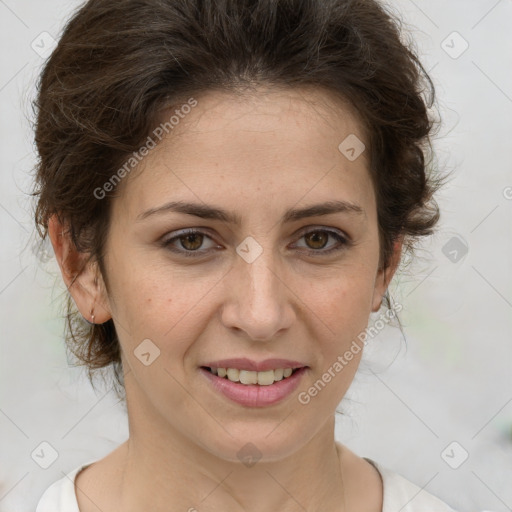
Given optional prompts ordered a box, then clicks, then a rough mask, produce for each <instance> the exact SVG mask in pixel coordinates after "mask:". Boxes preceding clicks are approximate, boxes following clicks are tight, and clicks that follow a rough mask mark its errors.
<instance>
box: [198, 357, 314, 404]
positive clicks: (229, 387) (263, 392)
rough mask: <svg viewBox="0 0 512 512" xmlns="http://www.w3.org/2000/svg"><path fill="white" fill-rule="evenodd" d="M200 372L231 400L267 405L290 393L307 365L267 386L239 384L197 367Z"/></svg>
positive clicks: (295, 387) (294, 388) (297, 383)
mask: <svg viewBox="0 0 512 512" xmlns="http://www.w3.org/2000/svg"><path fill="white" fill-rule="evenodd" d="M199 369H200V370H201V373H202V374H203V375H204V376H205V377H206V378H207V379H208V380H209V382H211V384H212V385H213V387H214V389H216V390H217V391H219V392H220V393H222V394H223V395H224V396H226V397H227V398H229V399H230V400H232V401H233V402H236V403H239V404H241V405H245V406H247V407H267V406H269V405H273V404H276V403H278V402H280V401H281V400H283V399H285V398H286V397H288V396H289V395H291V394H292V393H293V392H294V391H295V390H296V389H297V386H298V385H299V383H300V380H301V378H302V376H303V375H304V373H305V372H306V370H307V367H304V368H300V369H299V370H297V371H296V372H295V373H292V375H290V377H288V378H286V379H282V380H279V381H277V382H274V384H270V385H269V386H260V385H259V384H249V385H247V384H240V383H239V382H231V381H230V380H229V379H227V378H225V377H218V376H217V375H214V374H213V373H212V372H211V371H210V370H205V369H204V368H199Z"/></svg>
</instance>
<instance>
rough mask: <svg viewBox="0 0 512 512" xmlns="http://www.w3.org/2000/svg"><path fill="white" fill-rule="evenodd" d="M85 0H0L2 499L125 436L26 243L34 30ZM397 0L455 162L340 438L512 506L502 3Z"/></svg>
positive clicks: (507, 100) (457, 495)
mask: <svg viewBox="0 0 512 512" xmlns="http://www.w3.org/2000/svg"><path fill="white" fill-rule="evenodd" d="M80 3H81V2H78V1H70V0H45V1H44V2H42V1H36V0H0V42H1V48H0V58H1V66H0V112H1V124H0V169H1V173H0V226H1V232H0V236H1V242H2V250H1V251H0V269H1V270H0V319H1V324H0V325H1V344H2V345H1V351H0V353H1V359H0V365H1V366H0V379H1V387H0V391H1V396H0V512H4V511H12V510H16V511H19V512H24V511H30V510H34V508H35V504H36V502H37V500H38V498H39V497H40V495H41V494H42V492H43V491H44V490H45V489H46V488H47V487H48V486H49V485H50V484H51V483H52V482H53V481H55V480H57V479H58V478H61V477H62V476H63V474H64V473H67V472H69V471H70V470H72V469H74V468H75V467H76V466H78V465H79V464H81V463H84V462H86V461H89V460H91V459H95V458H100V457H102V456H103V455H106V454H107V453H108V452H110V451H111V450H113V449H114V448H115V447H116V446H117V445H118V444H119V443H120V442H122V441H124V440H125V439H126V437H127V435H128V431H127V423H126V417H125V415H124V412H123V409H122V408H121V407H120V405H119V404H118V403H117V399H116V397H115V396H114V394H113V393H112V392H107V389H106V388H101V387H100V388H99V389H98V391H97V393H94V392H93V390H92V388H91V386H90V385H89V383H88V382H87V380H86V379H85V376H84V373H83V371H81V370H78V369H71V368H69V367H68V361H67V357H66V352H65V348H64V342H63V326H64V323H63V320H62V314H63V308H62V304H63V300H64V296H65V288H64V287H63V285H62V283H61V280H60V275H59V274H58V273H57V272H58V267H57V265H56V263H55V261H54V260H50V261H49V262H48V263H47V264H46V265H45V266H41V265H39V264H38V263H37V261H36V259H35V256H34V251H33V244H34V241H35V237H34V227H33V224H32V206H31V204H32V203H31V200H30V197H29V196H28V195H27V192H28V191H30V188H31V170H32V168H33V165H34V162H35V155H34V151H33V146H32V133H31V129H30V123H29V119H30V99H31V98H32V95H33V91H34V82H35V79H36V77H37V75H38V72H39V70H40V67H41V64H42V62H43V59H42V58H41V56H40V55H39V54H38V53H36V51H35V50H34V49H32V47H31V44H32V42H33V41H34V40H35V41H36V43H37V41H40V40H41V37H40V34H41V33H42V32H48V33H49V34H51V35H52V36H53V37H54V38H56V39H57V38H58V36H59V34H60V30H61V28H62V26H63V23H64V21H65V19H67V17H68V15H69V14H70V13H71V11H72V10H74V9H75V8H76V7H77V6H78V5H80ZM392 5H393V8H394V9H396V10H397V11H398V12H400V13H401V15H402V16H403V18H404V20H405V21H406V22H407V26H408V27H409V30H410V31H412V33H413V35H414V39H415V40H416V41H417V44H418V45H419V47H420V49H421V54H422V58H423V62H424V63H425V67H426V68H427V70H431V75H432V77H433V79H434V81H435V84H436V86H437V91H438V95H439V100H440V106H441V113H442V116H443V120H444V127H443V129H442V131H441V133H440V134H439V136H438V137H437V140H436V149H437V155H438V156H437V158H438V164H439V165H440V166H441V167H445V168H447V169H453V168H455V175H454V179H453V181H452V182H451V183H450V185H449V186H447V187H446V188H445V190H444V191H443V193H442V194H441V196H440V198H439V201H440V204H441V207H442V211H443V219H442V224H441V226H440V230H439V231H438V233H437V235H436V236H435V237H433V238H432V239H431V240H430V241H429V243H427V244H425V246H424V249H425V250H424V251H423V252H421V253H420V255H419V256H420V258H419V259H418V260H417V261H416V263H415V265H414V266H413V267H411V268H409V270H408V271H407V272H406V273H403V274H402V275H401V276H399V277H398V278H397V279H396V281H395V285H394V287H393V293H394V296H395V300H397V301H399V302H400V303H401V304H403V306H404V311H403V312H402V315H401V317H402V321H403V323H404V324H405V332H406V336H407V344H406V345H407V350H405V349H404V348H405V343H404V341H403V339H402V337H401V335H400V333H399V331H398V330H397V329H396V328H392V327H390V328H386V329H385V330H384V331H383V332H382V333H381V334H380V335H379V336H378V337H377V338H374V339H372V340H371V341H370V343H369V345H368V347H367V352H366V354H365V357H364V359H363V363H362V365H361V368H360V371H359V373H358V374H357V376H356V379H355V381H354V383H353V385H352V387H351V389H350V390H349V393H348V395H347V397H346V399H345V400H344V401H343V402H342V404H341V408H343V409H344V411H345V413H346V416H344V417H339V418H338V424H337V438H338V439H339V440H340V441H341V442H343V443H345V444H347V445H348V446H349V447H350V448H351V449H352V450H354V451H356V452H357V453H358V454H359V455H360V456H366V457H370V458H373V459H374V460H376V461H378V462H379V463H381V464H382V465H384V466H387V467H388V468H390V469H393V470H395V471H397V472H399V473H401V474H402V475H404V476H405V477H406V478H408V479H410V480H412V481H413V482H415V483H416V484H418V485H419V486H420V487H425V489H426V490H427V491H428V492H431V493H433V494H437V495H438V496H439V497H441V498H442V499H443V500H445V501H447V502H448V503H449V504H451V505H452V506H453V507H454V508H456V509H458V510H460V511H474V510H476V511H483V510H492V511H496V512H505V511H507V510H512V378H511V373H512V372H511V370H512V368H511V366H512V357H511V356H512V346H511V343H512V336H511V335H512V271H511V267H512V236H511V235H512V229H511V228H512V226H511V218H512V200H511V199H512V166H511V155H512V153H511V146H512V142H511V138H512V137H511V136H512V73H511V71H510V70H511V64H512V37H511V36H510V30H511V26H512V25H511V22H512V1H511V0H500V1H496V0H478V1H477V0H472V1H467V0H450V1H449V2H447V1H442V0H429V1H426V0H416V1H411V0H400V1H396V2H392ZM404 28H405V27H404ZM454 31H456V32H458V33H459V34H460V35H461V37H462V38H464V40H465V41H467V42H468V43H469V48H468V49H467V50H466V51H465V52H464V53H463V54H462V55H460V56H459V57H458V58H453V57H454V56H455V55H456V54H458V53H459V52H460V50H461V49H463V46H462V45H463V44H464V40H463V39H461V38H460V37H459V36H457V35H453V34H452V33H453V32H454ZM443 41H445V43H444V44H443ZM39 44H40V45H41V43H39ZM443 47H444V49H443ZM445 50H446V51H445ZM447 52H449V53H451V54H452V56H450V55H449V54H448V53H447ZM454 237H457V238H458V239H460V240H463V241H464V243H465V244H466V245H467V247H468V253H467V255H466V256H465V257H464V258H462V259H461V260H459V261H458V262H456V263H454V262H452V261H450V259H448V258H447V257H446V256H445V255H444V254H443V247H445V246H446V244H447V243H448V242H449V241H450V240H452V238H454ZM452 243H453V242H452ZM51 254H52V253H51ZM55 276H57V279H56V277H55ZM454 441H455V442H457V443H458V444H457V445H455V448H454V449H453V450H451V449H448V451H447V452H445V451H444V450H445V448H446V447H448V446H449V445H450V444H451V443H452V442H454ZM42 442H48V443H50V444H51V445H52V446H53V447H54V448H55V450H56V451H57V452H58V458H57V460H56V461H55V462H54V463H53V464H52V465H51V466H50V467H49V468H48V469H42V468H41V467H40V466H39V465H38V464H36V462H35V461H34V460H33V459H32V457H31V454H32V453H33V452H34V450H36V448H38V447H39V445H40V443H42ZM452 447H453V445H452ZM39 450H40V448H39ZM466 452H467V453H468V454H469V458H468V459H467V460H466V461H465V462H464V463H463V464H462V465H460V467H458V469H453V468H452V467H450V466H449V465H448V463H447V462H446V460H447V461H449V462H450V463H451V464H452V465H456V463H457V462H458V461H460V460H461V457H463V456H464V455H465V453H466ZM46 453H48V450H46ZM443 453H444V458H443V455H442V454H443Z"/></svg>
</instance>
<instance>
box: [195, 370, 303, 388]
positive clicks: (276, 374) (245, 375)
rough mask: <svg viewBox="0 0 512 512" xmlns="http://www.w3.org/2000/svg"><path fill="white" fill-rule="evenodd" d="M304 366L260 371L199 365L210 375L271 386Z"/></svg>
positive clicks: (241, 382) (237, 381) (236, 381)
mask: <svg viewBox="0 0 512 512" xmlns="http://www.w3.org/2000/svg"><path fill="white" fill-rule="evenodd" d="M303 368H307V367H306V366H301V367H296V368H276V369H275V370H266V371H262V372H257V371H252V370H241V369H238V368H215V367H212V366H201V369H203V370H206V371H209V372H210V373H211V374H212V375H215V376H216V377H219V378H221V379H224V380H229V381H231V382H235V383H239V384H244V385H246V386H271V385H272V384H274V383H276V382H279V381H282V380H287V379H289V378H290V377H291V376H292V375H294V374H295V373H296V372H298V371H299V370H302V369H303Z"/></svg>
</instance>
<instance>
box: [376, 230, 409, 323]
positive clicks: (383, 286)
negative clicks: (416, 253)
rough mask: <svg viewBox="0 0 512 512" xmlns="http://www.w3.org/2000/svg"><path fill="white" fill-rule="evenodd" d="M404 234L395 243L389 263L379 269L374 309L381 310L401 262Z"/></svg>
mask: <svg viewBox="0 0 512 512" xmlns="http://www.w3.org/2000/svg"><path fill="white" fill-rule="evenodd" d="M402 246H403V236H402V237H400V238H398V239H397V240H396V241H395V243H394V244H393V253H392V255H391V258H390V261H389V265H388V266H387V267H386V268H381V269H379V271H378V273H377V277H376V279H375V288H374V292H373V301H372V311H373V312H374V313H375V312H377V311H379V309H380V307H381V305H382V300H383V297H384V295H385V293H386V290H387V289H388V286H389V283H390V282H391V279H393V276H394V275H395V272H396V269H397V268H398V265H399V264H400V259H401V256H402Z"/></svg>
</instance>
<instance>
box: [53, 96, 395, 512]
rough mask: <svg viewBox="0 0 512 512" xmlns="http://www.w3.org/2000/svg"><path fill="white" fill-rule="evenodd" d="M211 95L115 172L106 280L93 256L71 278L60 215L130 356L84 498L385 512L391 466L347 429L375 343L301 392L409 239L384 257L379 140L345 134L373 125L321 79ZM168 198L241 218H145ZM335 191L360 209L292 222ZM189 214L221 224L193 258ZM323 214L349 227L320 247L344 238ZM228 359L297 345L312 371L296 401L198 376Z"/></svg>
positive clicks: (82, 279)
mask: <svg viewBox="0 0 512 512" xmlns="http://www.w3.org/2000/svg"><path fill="white" fill-rule="evenodd" d="M197 100H198V105H197V106H196V107H195V108H194V109H193V110H192V112H191V113H190V114H188V115H187V116H186V117H185V118H184V119H183V120H181V121H180V124H179V125H178V126H176V127H175V128H174V130H173V131H172V132H171V134H170V136H168V137H167V138H166V139H164V140H163V141H162V142H161V143H160V144H159V145H158V147H157V148H156V149H154V150H152V151H151V152H150V154H149V155H148V156H147V157H146V158H145V159H144V160H143V161H142V162H141V164H139V166H138V167H137V169H136V170H134V171H132V173H131V174H130V175H129V176H128V177H126V178H124V181H123V182H122V183H121V184H120V185H119V186H118V187H119V189H118V192H119V195H118V197H117V198H116V199H115V200H114V203H113V210H112V215H113V217H112V224H111V230H110V233H109V238H108V241H107V247H106V260H105V264H106V274H107V276H108V285H109V286H108V292H107V286H106V284H105V281H104V279H103V278H102V276H101V274H100V273H99V271H98V268H97V266H96V265H94V264H90V265H87V266H86V268H85V269H84V270H83V271H82V272H81V273H80V274H79V276H78V277H77V278H76V280H74V281H73V280H72V277H73V275H74V273H76V269H77V268H80V262H81V261H83V260H82V258H83V255H80V254H78V253H76V251H75V250H74V248H73V246H72V244H71V243H70V241H69V239H68V237H67V236H65V235H64V236H62V234H63V233H62V231H63V227H62V226H61V225H60V224H59V223H58V221H57V220H56V218H53V219H52V221H51V223H50V237H51V240H52V243H53V246H54V249H55V253H56V256H57V259H58V261H59V265H60V268H61V271H62V274H63V277H64V280H65V282H66V284H67V285H68V287H69V291H70V293H71V294H72V296H73V299H74V301H75V302H76V304H77V306H78V308H79V310H80V312H81V313H82V315H83V316H84V317H86V318H88V319H90V311H91V308H94V315H95V322H96V323H103V322H106V321H107V320H108V319H110V318H113V319H114V324H115V326H116V330H117V332H118V335H119V338H120V343H121V347H122V355H123V367H124V371H125V386H126V395H127V408H128V419H129V428H130V437H129V439H128V440H127V441H126V442H125V443H123V444H122V445H120V446H119V448H117V449H116V450H115V451H114V452H112V453H111V454H109V455H108V456H107V457H105V458H104V459H102V460H100V461H98V462H96V463H95V464H93V465H91V466H89V467H88V468H87V469H85V470H84V471H82V472H81V473H80V474H79V475H78V477H77V479H76V485H77V488H78V489H77V497H78V502H79V506H80V510H81V511H88V510H94V511H97V510H98V507H99V508H100V509H101V510H103V511H105V512H106V511H114V510H123V511H124V512H129V511H132V510H133V511H135V510H137V511H139V510H143V509H145V510H153V511H160V510H161V511H164V510H166V511H168V510H182V511H190V512H192V510H194V509H195V510H198V511H201V512H213V511H219V510H223V511H226V512H240V511H247V512H249V511H251V512H252V511H260V510H280V511H284V512H292V511H293V512H295V511H303V510H308V511H323V512H326V511H337V512H339V511H344V510H348V509H351V510H359V511H363V512H364V511H367V512H370V511H371V512H379V511H381V510H382V492H383V490H382V482H381V479H380V476H379V474H378V472H377V471H376V470H375V469H374V468H373V466H371V465H370V464H369V463H368V462H367V461H365V460H364V459H362V458H360V457H358V456H357V455H356V454H354V453H353V452H351V451H350V450H348V448H346V447H344V446H343V445H341V444H340V443H336V442H335V440H334V425H335V422H334V418H335V409H336V407H337V406H338V405H339V403H340V401H341V400H342V399H343V397H344V395H345V393H346V392H347V390H348V388H349V386H350V384H351V383H352V380H353V378H354V375H355V373H356V370H357V367H358V365H359V362H360V359H361V356H362V350H361V351H360V352H359V353H358V354H356V355H354V357H353V359H352V360H351V361H350V362H349V363H348V364H347V365H346V366H344V367H343V370H342V371H340V372H339V373H337V374H336V377H335V378H333V379H332V380H331V382H330V383H328V384H327V386H326V387H325V389H323V390H322V391H321V392H320V393H318V395H317V396H315V397H314V398H312V399H311V401H310V402H309V403H308V404H307V405H303V404H301V403H300V402H299V401H298V399H297V398H298V397H297V395H298V393H299V392H301V391H305V390H307V389H308V388H309V387H311V386H312V385H313V383H314V382H315V381H317V380H318V379H320V378H321V376H322V374H323V373H324V372H326V371H327V370H328V368H329V367H332V365H333V363H334V362H335V361H336V359H337V357H338V356H339V355H343V354H344V353H345V351H346V350H348V349H349V347H350V345H351V343H352V342H353V341H354V340H356V339H357V336H358V334H360V333H361V332H362V331H364V329H365V328H366V327H367V324H368V318H369V315H370V312H371V311H378V309H379V307H380V305H381V301H382V296H383V295H384V293H385V291H386V289H387V287H388V284H389V282H390V280H391V278H392V276H393V273H394V272H395V269H396V266H397V264H398V263H399V259H400V251H401V244H400V243H397V244H396V245H395V253H394V255H393V259H392V261H391V263H390V265H389V266H388V267H387V268H385V269H383V268H380V265H379V238H378V225H377V206H376V199H375V193H374V189H373V186H372V182H371V180H370V175H369V172H368V165H369V163H368V160H367V158H366V152H365V153H363V154H362V156H360V157H359V158H358V159H356V160H355V161H353V162H351V161H349V160H348V159H347V158H345V156H344V155H343V154H342V153H341V152H340V151H339V150H338V145H339V144H340V143H341V142H342V141H343V140H344V139H345V138H346V137H347V136H348V135H350V134H356V135H357V136H358V137H359V138H360V139H361V140H364V131H363V130H362V127H361V126H360V123H359V122H358V119H357V117H355V115H354V114H353V112H352V111H351V110H350V109H349V108H348V107H347V105H345V104H344V103H342V102H341V101H340V100H339V99H336V98H334V97H332V96H331V95H330V94H329V93H327V92H326V91H322V90H316V89H307V88H302V89H295V90H293V91H291V90H286V91H283V90H273V89H270V90H260V91H258V93H257V94H251V95H248V94H246V95H244V96H236V95H234V94H229V93H226V92H218V91H217V92H209V93H208V94H205V95H202V96H201V97H198V98H197ZM168 117H169V116H168V115H167V114H166V115H165V116H163V118H165V119H168ZM170 200H183V201H191V202H196V203H203V202H204V203H207V204H209V205H216V206H220V207H222V208H225V209H227V210H229V211H231V212H235V213H237V214H238V215H240V217H241V219H242V224H241V225H240V226H235V225H230V224H227V223H226V222H221V221H218V220H206V219H201V218H196V217H191V216H188V215H185V214H182V213H172V212H168V213H166V214H161V215H153V216H150V217H148V218H146V219H145V220H143V221H137V216H138V215H139V214H141V213H142V212H144V211H146V210H148V209H150V208H155V207H158V206H160V205H163V204H165V203H167V202H168V201H170ZM331 200H344V201H349V202H351V203H354V204H357V205H359V206H360V207H361V208H362V210H363V212H362V213H350V212H342V213H335V214H330V215H327V216H317V217H310V218H307V219H302V220H298V221H294V222H292V223H288V224H282V223H281V217H282V215H283V213H284V211H285V210H286V209H288V208H291V207H295V208H297V207H304V206H308V205H312V204H317V203H324V202H327V201H331ZM185 228H198V229H199V228H201V231H203V232H205V233H206V234H207V236H205V237H203V238H202V239H201V237H200V236H199V238H197V237H196V239H193V240H192V241H191V242H189V243H188V244H187V241H186V240H183V238H182V239H181V240H182V243H180V241H179V240H176V241H174V243H173V244H172V247H174V248H175V249H177V250H180V249H181V251H182V252H186V250H187V249H188V250H189V252H192V251H193V249H194V248H195V247H199V250H200V251H205V254H204V255H203V256H200V257H197V258H186V257H184V256H179V255H178V254H175V253H173V252H171V251H170V249H169V248H165V247H163V246H162V244H161V243H160V242H159V241H161V240H162V238H163V237H164V236H165V237H166V238H167V239H168V238H171V236H175V235H176V233H177V232H178V231H179V230H182V229H185ZM305 228H307V229H305ZM325 229H330V230H333V231H335V232H339V233H340V234H345V235H346V236H348V237H349V238H350V240H351V241H352V243H351V244H349V245H348V246H341V250H339V251H336V252H332V253H331V254H330V255H325V256H322V254H321V253H322V251H324V252H325V251H326V250H328V249H329V248H333V247H337V246H340V244H339V242H337V241H336V239H334V238H333V237H332V236H329V237H328V238H325V240H324V239H320V240H316V241H315V238H314V237H311V236H309V237H308V236H304V235H305V233H303V231H306V232H309V233H311V232H316V233H317V236H321V235H322V234H323V236H324V237H326V236H327V235H326V234H325V232H322V230H325ZM247 236H252V237H253V238H254V239H255V240H256V241H257V242H258V244H259V245H260V246H261V248H262V249H263V252H262V254H261V255H260V256H259V257H258V258H256V259H255V260H254V261H253V262H252V263H247V262H246V261H245V260H244V259H242V258H241V257H240V256H239V255H238V254H237V252H236V248H237V246H239V245H240V244H241V243H242V242H243V241H244V239H245V238H246V237H247ZM208 237H209V238H208ZM201 240H202V243H201ZM323 240H324V241H323ZM183 244H184V245H183ZM322 244H324V245H325V247H326V248H324V245H322ZM216 247H220V248H221V249H220V250H217V251H216V250H215V248H216ZM308 249H309V250H310V251H311V252H312V254H307V251H308ZM315 251H316V252H315ZM313 253H314V254H313ZM148 338H149V339H150V340H152V342H153V343H154V344H155V345H156V346H158V348H159V350H160V356H159V357H158V358H157V359H155V360H154V362H153V363H152V364H150V365H149V366H145V365H144V364H142V363H141V362H140V360H139V359H138V358H137V357H136V356H135V355H134V350H135V349H136V348H137V346H138V345H139V344H140V343H141V341H142V340H145V339H148ZM228 357H248V358H250V359H255V360H263V359H267V358H273V357H279V358H281V357H282V358H288V359H294V360H298V361H301V362H302V363H303V364H304V365H307V366H309V369H308V370H307V372H306V374H305V375H304V376H303V377H302V381H301V384H300V386H299V388H298V390H297V391H296V392H294V393H292V395H291V396H290V397H288V398H286V399H285V400H284V401H281V402H280V403H279V404H276V405H273V406H269V407H265V408H250V407H244V406H241V405H239V404H236V403H234V402H231V401H229V400H228V399H227V398H225V397H224V396H223V395H220V394H219V393H217V392H216V391H214V390H213V389H212V388H211V386H210V385H209V383H208V382H207V381H206V379H204V378H202V375H200V374H199V368H198V367H199V366H200V365H204V364H206V363H207V362H208V361H213V360H215V359H221V358H228ZM247 443H252V444H253V445H255V446H256V447H257V449H258V450H259V452H260V453H261V459H260V460H259V461H258V462H257V463H256V464H255V465H254V466H251V467H247V466H245V465H243V464H242V463H241V462H240V460H239V459H238V457H237V452H238V451H239V450H240V449H241V448H242V447H243V446H245V445H246V444H247Z"/></svg>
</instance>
